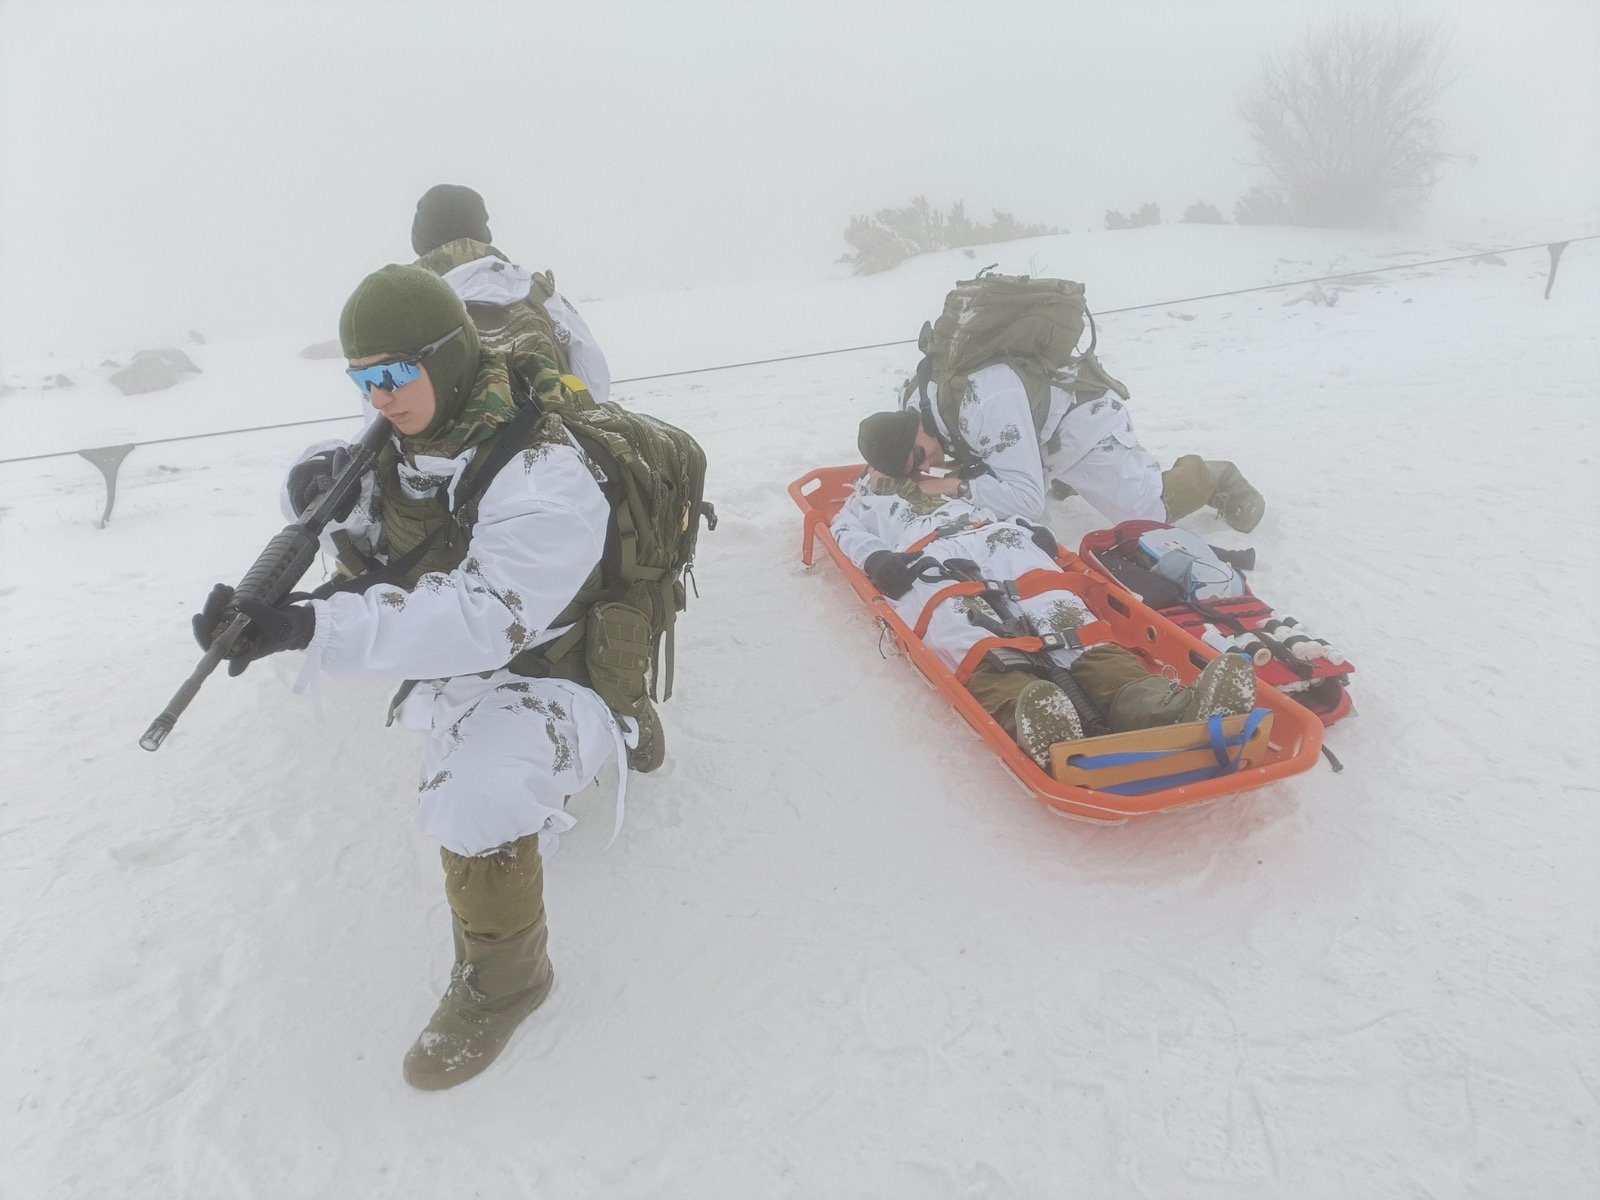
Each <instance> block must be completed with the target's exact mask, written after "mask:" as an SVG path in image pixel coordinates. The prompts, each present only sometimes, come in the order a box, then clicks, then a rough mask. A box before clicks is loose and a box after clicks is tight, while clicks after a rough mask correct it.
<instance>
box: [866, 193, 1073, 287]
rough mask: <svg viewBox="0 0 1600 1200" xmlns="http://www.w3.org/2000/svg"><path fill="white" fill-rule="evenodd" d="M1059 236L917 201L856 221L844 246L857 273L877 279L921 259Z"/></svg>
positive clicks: (1003, 217) (959, 206)
mask: <svg viewBox="0 0 1600 1200" xmlns="http://www.w3.org/2000/svg"><path fill="white" fill-rule="evenodd" d="M1059 232H1060V230H1058V229H1056V228H1055V227H1054V226H1050V225H1024V224H1022V222H1020V221H1018V220H1017V219H1016V217H1014V216H1012V215H1011V214H1010V213H1004V212H998V211H997V212H996V213H995V214H994V220H993V221H992V222H991V223H990V224H988V225H984V224H980V223H979V222H976V221H974V220H972V219H971V218H970V217H968V216H967V211H966V206H965V204H964V203H963V202H961V201H959V200H958V201H956V203H954V204H952V205H951V206H950V211H949V212H948V213H944V212H941V211H940V210H939V209H936V208H934V207H933V206H932V205H930V204H929V203H928V200H927V197H925V196H915V197H913V198H912V200H911V203H910V204H907V205H905V206H904V207H903V208H882V209H879V210H878V211H877V213H875V214H874V215H873V216H870V217H851V218H850V225H849V227H848V228H847V229H846V230H845V231H844V240H845V241H846V242H847V243H848V244H849V246H850V247H851V250H852V253H851V254H849V255H847V256H846V261H848V262H850V263H851V265H852V269H853V271H854V273H855V274H857V275H872V274H875V273H877V272H879V271H887V270H888V269H889V268H890V267H893V266H896V265H898V264H900V263H902V262H904V261H905V260H906V259H908V258H912V257H915V256H916V255H918V254H932V253H933V252H934V251H936V250H955V249H960V248H961V247H964V246H981V245H986V244H988V243H990V242H1009V241H1015V240H1016V239H1017V238H1027V237H1043V236H1045V235H1046V234H1052V233H1059Z"/></svg>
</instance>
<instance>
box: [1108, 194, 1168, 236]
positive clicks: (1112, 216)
mask: <svg viewBox="0 0 1600 1200" xmlns="http://www.w3.org/2000/svg"><path fill="white" fill-rule="evenodd" d="M1159 224H1161V209H1160V208H1159V207H1158V206H1157V205H1156V204H1155V203H1154V202H1153V201H1152V202H1151V203H1149V204H1146V205H1143V206H1142V207H1140V208H1138V209H1137V210H1135V211H1134V212H1131V213H1126V214H1124V213H1119V212H1117V211H1116V210H1115V209H1111V208H1108V209H1106V228H1107V229H1138V228H1140V227H1141V226H1145V225H1159Z"/></svg>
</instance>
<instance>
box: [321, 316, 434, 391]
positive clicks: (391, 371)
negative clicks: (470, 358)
mask: <svg viewBox="0 0 1600 1200" xmlns="http://www.w3.org/2000/svg"><path fill="white" fill-rule="evenodd" d="M461 329H462V327H461V326H460V325H457V326H456V327H455V328H454V329H452V330H451V331H450V332H449V333H447V334H445V335H444V336H443V337H442V338H440V339H439V340H438V341H436V342H429V343H428V344H427V345H426V346H424V347H423V348H422V349H421V350H419V351H418V352H417V356H416V357H415V358H398V359H395V360H393V361H392V362H381V363H373V364H372V365H371V366H370V367H348V368H346V370H345V374H346V375H348V376H350V378H351V380H352V381H353V382H354V383H355V385H356V387H358V388H360V389H361V394H362V395H363V396H371V395H372V389H373V388H382V389H383V390H384V391H386V392H394V391H398V390H399V389H400V388H403V387H405V386H406V384H408V383H415V382H416V381H417V377H418V376H420V375H421V374H422V363H423V360H425V359H426V358H427V357H428V356H429V355H431V354H432V353H433V352H434V351H435V350H437V349H439V347H440V346H443V345H444V344H445V343H446V342H448V341H449V340H450V339H451V338H453V337H456V336H457V335H458V334H460V332H461Z"/></svg>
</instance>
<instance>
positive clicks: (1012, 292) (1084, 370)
mask: <svg viewBox="0 0 1600 1200" xmlns="http://www.w3.org/2000/svg"><path fill="white" fill-rule="evenodd" d="M1086 323H1087V325H1088V327H1089V334H1090V337H1089V348H1088V349H1087V350H1085V351H1084V352H1083V353H1082V354H1076V353H1074V351H1075V350H1076V349H1077V346H1078V342H1079V341H1080V340H1082V338H1083V330H1084V326H1085V324H1086ZM1096 340H1097V338H1096V334H1095V331H1094V318H1093V316H1092V315H1091V314H1090V313H1089V309H1088V306H1087V305H1086V304H1085V303H1084V298H1083V284H1081V283H1076V282H1074V281H1073V280H1070V279H1035V278H1033V277H1031V276H1028V275H999V274H995V273H994V270H993V268H992V267H985V268H984V269H983V270H982V271H979V272H978V274H977V275H975V276H974V277H973V278H971V279H963V280H961V281H959V282H958V283H957V284H956V286H955V287H954V288H952V289H951V291H950V293H949V295H947V296H946V297H945V299H944V311H943V312H941V313H940V314H939V319H938V320H936V321H933V322H930V323H928V324H926V325H924V326H923V327H922V336H921V337H920V338H919V339H918V341H917V345H918V348H919V349H921V350H922V352H923V360H922V364H921V366H920V367H919V368H918V371H917V379H916V385H917V388H918V390H919V391H920V393H921V405H922V410H923V419H924V423H925V424H926V423H928V422H930V421H931V419H932V408H933V401H932V400H931V399H930V397H929V395H928V384H929V383H932V384H934V385H935V386H936V388H937V390H938V410H939V416H940V418H941V420H942V421H943V424H944V427H945V429H946V430H948V431H949V433H950V436H951V437H952V438H953V439H955V441H956V444H957V448H958V449H959V450H965V449H966V448H965V447H963V446H962V444H961V441H960V438H961V434H960V429H961V423H960V419H959V414H960V410H961V402H962V400H963V399H964V398H965V396H966V394H967V390H968V387H969V383H970V378H971V376H972V374H973V373H974V372H975V371H978V370H980V369H981V368H983V367H988V366H993V365H994V364H995V363H1005V364H1006V365H1007V366H1009V367H1011V368H1012V369H1013V370H1014V371H1016V372H1017V374H1018V375H1019V376H1020V377H1021V378H1022V383H1023V387H1024V388H1026V389H1027V393H1028V408H1029V410H1030V411H1031V412H1032V413H1033V428H1034V432H1036V433H1037V432H1040V431H1041V430H1043V428H1044V423H1045V418H1046V417H1047V416H1048V415H1049V412H1050V388H1051V386H1052V385H1054V386H1056V387H1060V388H1064V389H1065V390H1067V391H1070V392H1073V393H1075V394H1076V395H1077V396H1078V397H1079V398H1081V399H1091V398H1097V397H1099V396H1102V395H1104V394H1105V393H1106V392H1107V391H1114V392H1116V393H1117V394H1118V395H1119V396H1121V397H1122V398H1123V399H1124V400H1126V399H1127V398H1128V389H1127V388H1126V387H1124V386H1123V385H1122V384H1121V383H1120V382H1118V381H1117V380H1115V379H1113V378H1112V377H1111V376H1110V375H1108V374H1106V372H1105V370H1104V368H1102V367H1101V366H1100V361H1099V360H1098V359H1097V358H1095V355H1094V348H1095V344H1096ZM930 432H931V429H930ZM969 453H970V451H969Z"/></svg>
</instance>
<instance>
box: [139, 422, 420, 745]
mask: <svg viewBox="0 0 1600 1200" xmlns="http://www.w3.org/2000/svg"><path fill="white" fill-rule="evenodd" d="M393 431H394V426H392V425H391V424H390V423H389V421H388V419H387V418H385V417H379V418H378V419H377V420H376V421H374V422H373V423H372V424H371V425H369V426H367V428H366V431H365V432H364V433H362V435H361V440H360V441H359V442H357V443H356V444H355V445H354V446H352V447H351V451H352V454H351V458H350V461H349V463H348V464H347V465H346V466H345V469H344V470H343V471H341V472H339V474H338V475H337V476H335V477H334V480H333V483H332V485H331V486H330V487H329V488H328V490H327V491H325V492H323V493H322V495H321V496H320V497H319V498H318V499H317V500H316V501H315V502H314V503H313V504H312V505H311V506H310V507H309V508H307V509H306V511H305V512H303V513H301V514H300V518H299V520H297V521H295V522H294V523H293V524H292V525H285V526H284V527H283V529H282V530H281V531H280V532H278V533H277V534H276V535H275V536H274V537H273V539H272V540H271V541H270V542H268V543H267V548H266V549H265V550H263V551H262V552H261V553H260V554H259V555H258V556H257V557H256V561H255V562H254V563H253V564H252V565H251V567H250V569H249V570H248V571H246V572H245V573H244V578H243V579H241V580H240V581H239V586H238V587H236V588H234V589H233V603H232V604H230V605H229V606H228V608H227V611H226V612H225V613H224V614H223V623H222V625H221V626H219V628H218V631H217V634H216V637H215V638H213V639H212V642H211V649H209V650H207V651H206V652H205V654H203V655H202V656H201V658H200V664H199V665H198V666H197V667H195V669H194V672H193V674H191V675H190V676H189V678H188V679H186V680H184V682H183V686H182V687H180V688H179V689H178V690H177V691H176V692H174V693H173V696H172V699H171V700H169V701H168V702H167V707H166V708H165V709H163V710H162V712H161V715H160V716H159V717H157V718H156V719H155V720H154V721H152V722H150V728H149V729H146V730H145V731H144V736H143V737H142V738H140V739H139V745H140V746H142V747H144V749H146V750H158V749H160V747H161V743H162V742H163V741H165V740H166V737H167V734H169V733H171V732H172V727H173V726H174V725H175V724H177V722H178V718H179V717H180V716H182V715H183V710H184V709H186V708H188V707H189V702H190V701H191V700H193V699H194V698H195V696H196V695H198V694H199V691H200V686H201V684H203V683H205V681H206V677H207V676H208V675H210V674H211V672H212V671H214V670H216V669H217V665H218V664H219V663H221V662H222V660H223V659H225V658H227V657H228V655H229V654H230V653H231V652H232V651H233V649H234V647H235V646H236V645H238V642H239V639H240V638H241V637H243V636H244V635H245V633H246V632H248V630H249V626H250V618H249V617H247V616H245V615H244V614H243V613H241V612H240V611H239V608H238V603H239V601H240V600H259V601H261V602H262V603H263V604H270V605H273V606H274V607H276V606H277V605H279V604H282V603H283V601H284V600H285V599H287V598H288V596H289V593H290V592H291V591H293V590H294V586H295V584H297V583H299V582H300V577H301V576H302V575H304V574H305V573H306V570H307V568H309V567H310V566H311V564H312V563H313V562H315V561H316V558H317V539H318V536H319V535H320V534H321V533H322V531H323V529H325V528H326V527H327V526H328V525H330V524H332V523H333V521H334V520H335V519H336V518H335V517H334V514H335V513H338V512H344V511H347V505H349V504H351V503H354V501H355V499H356V497H357V496H358V495H359V494H360V491H361V477H362V476H363V475H365V474H366V473H367V472H368V471H370V470H372V468H373V465H374V464H375V463H376V462H377V458H378V451H379V450H381V449H382V448H383V444H384V443H385V442H386V441H388V439H389V435H390V434H391V433H392V432H393Z"/></svg>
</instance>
